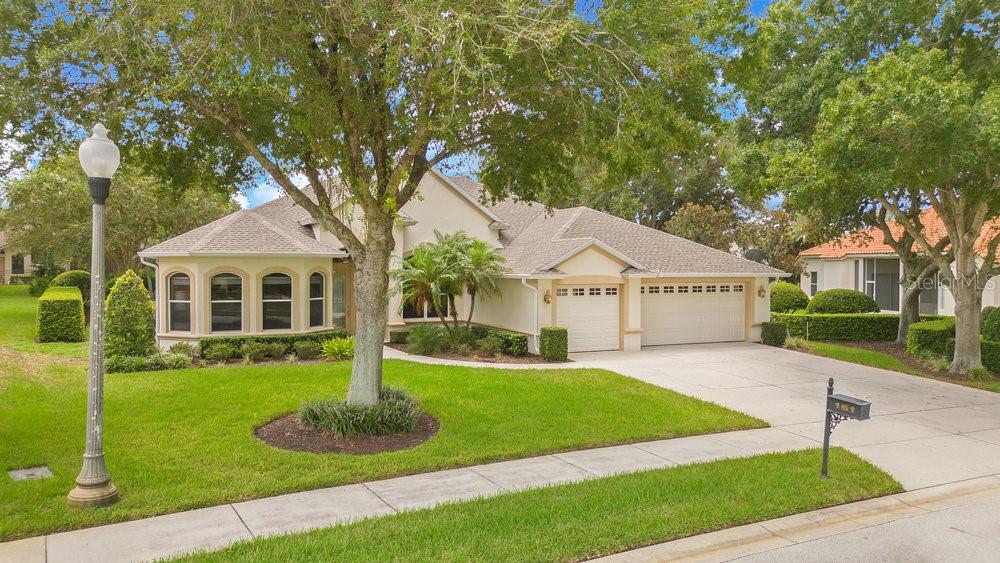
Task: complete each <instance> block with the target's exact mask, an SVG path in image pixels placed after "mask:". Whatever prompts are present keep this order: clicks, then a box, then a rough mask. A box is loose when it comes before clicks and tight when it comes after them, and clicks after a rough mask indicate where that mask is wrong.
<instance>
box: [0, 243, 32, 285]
mask: <svg viewBox="0 0 1000 563" xmlns="http://www.w3.org/2000/svg"><path fill="white" fill-rule="evenodd" d="M34 272H35V265H34V264H33V263H32V262H31V253H29V252H25V251H23V250H19V249H17V248H12V247H11V246H9V245H8V244H7V235H5V234H4V233H0V285H8V284H14V283H20V282H21V281H23V280H26V279H28V278H30V277H31V275H32V274H33V273H34Z"/></svg>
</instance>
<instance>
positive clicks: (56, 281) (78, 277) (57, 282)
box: [49, 270, 90, 308]
mask: <svg viewBox="0 0 1000 563" xmlns="http://www.w3.org/2000/svg"><path fill="white" fill-rule="evenodd" d="M49 286H50V287H52V286H54V287H75V288H77V289H79V290H80V296H81V297H83V305H84V308H89V307H90V272H88V271H86V270H68V271H65V272H63V273H61V274H59V275H58V276H56V277H54V278H52V281H51V282H50V283H49Z"/></svg>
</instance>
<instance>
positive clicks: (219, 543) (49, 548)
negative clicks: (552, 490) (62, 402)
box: [0, 428, 816, 563]
mask: <svg viewBox="0 0 1000 563" xmlns="http://www.w3.org/2000/svg"><path fill="white" fill-rule="evenodd" d="M815 446H816V443H815V442H814V441H812V440H809V439H807V438H804V437H802V436H799V435H797V434H794V433H791V432H786V431H783V430H778V429H774V428H761V429H757V430H744V431H738V432H727V433H721V434H709V435H704V436H691V437H687V438H676V439H672V440H658V441H653V442H643V443H638V444H632V445H624V446H611V447H606V448H595V449H589V450H577V451H571V452H564V453H559V454H552V455H543V456H538V457H532V458H526V459H519V460H514V461H504V462H499V463H491V464H486V465H477V466H473V467H467V468H462V469H450V470H445V471H437V472H433V473H424V474H419V475H411V476H407V477H397V478H394V479H387V480H383V481H373V482H368V483H362V484H357V485H345V486H340V487H332V488H328V489H318V490H313V491H305V492H301V493H293V494H288V495H281V496H277V497H270V498H263V499H257V500H251V501H246V502H240V503H234V504H225V505H221V506H215V507H211V508H203V509H198V510H192V511H188V512H179V513H175V514H168V515H165V516H157V517H154V518H147V519H144V520H134V521H131V522H123V523H120V524H112V525H108V526H99V527H95V528H88V529H83V530H75V531H72V532H64V533H59V534H52V535H49V536H44V537H36V538H29V539H25V540H19V541H15V542H9V543H3V544H0V562H4V563H6V562H8V561H11V562H18V563H24V562H36V561H38V562H42V561H49V562H63V561H66V562H78V563H85V562H90V561H93V562H115V561H136V560H151V559H158V558H165V557H171V556H175V555H180V554H183V553H188V552H191V551H196V550H211V549H219V548H222V547H225V546H227V545H230V544H232V543H234V542H237V541H239V540H245V539H252V538H256V537H263V536H270V535H275V534H284V533H288V532H296V531H303V530H309V529H313V528H321V527H325V526H333V525H336V524H343V523H346V522H350V521H353V520H357V519H360V518H366V517H372V516H381V515H386V514H392V513H394V512H398V511H402V510H411V509H419V508H427V507H431V506H435V505H438V504H441V503H445V502H452V501H459V500H467V499H471V498H476V497H487V496H493V495H498V494H502V493H505V492H510V491H518V490H525V489H532V488H538V487H545V486H549V485H554V484H558V483H566V482H573V481H584V480H588V479H595V478H598V477H607V476H609V475H614V474H618V473H629V472H634V471H642V470H645V469H656V468H662V467H670V466H674V465H680V464H686V463H695V462H702V461H711V460H716V459H722V458H735V457H746V456H750V455H755V454H760V453H766V452H781V451H791V450H797V449H803V448H811V447H815Z"/></svg>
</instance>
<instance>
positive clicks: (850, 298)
mask: <svg viewBox="0 0 1000 563" xmlns="http://www.w3.org/2000/svg"><path fill="white" fill-rule="evenodd" d="M880 310H881V309H879V306H878V304H877V303H875V300H874V299H872V298H871V297H870V296H869V295H867V294H865V293H862V292H860V291H854V290H853V289H839V288H838V289H827V290H825V291H821V292H819V293H817V294H816V295H815V296H813V298H812V299H811V300H810V301H809V305H808V306H807V307H806V311H808V312H810V313H878V312H879V311H880Z"/></svg>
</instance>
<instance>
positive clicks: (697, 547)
mask: <svg viewBox="0 0 1000 563" xmlns="http://www.w3.org/2000/svg"><path fill="white" fill-rule="evenodd" d="M998 514H1000V475H994V476H989V477H980V478H977V479H970V480H968V481H961V482H957V483H950V484H948V485H938V486H935V487H928V488H926V489H918V490H915V491H908V492H905V493H901V494H898V495H892V496H888V497H881V498H877V499H872V500H866V501H861V502H855V503H851V504H844V505H840V506H834V507H830V508H824V509H822V510H816V511H813V512H804V513H801V514H794V515H792V516H786V517H784V518H777V519H774V520H768V521H765V522H759V523H756V524H748V525H745V526H738V527H736V528H728V529H725V530H719V531H717V532H710V533H707V534H702V535H699V536H692V537H689V538H684V539H680V540H676V541H672V542H667V543H662V544H658V545H652V546H649V547H644V548H642V549H636V550H633V551H626V552H623V553H618V554H615V555H612V556H609V557H604V558H601V559H598V560H597V561H602V562H605V563H618V562H626V561H627V562H630V563H645V562H651V561H704V562H710V561H732V560H736V559H738V560H741V561H743V560H745V561H755V562H756V561H760V562H764V561H768V562H771V561H788V562H789V563H793V562H794V563H802V562H812V561H815V562H825V561H834V560H836V561H858V562H861V561H963V562H977V561H982V562H984V563H986V562H990V563H992V562H994V561H997V558H998V554H1000V518H997V515H998Z"/></svg>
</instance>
